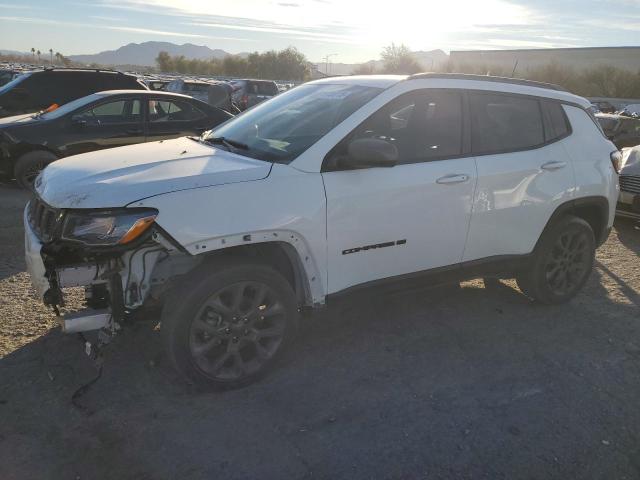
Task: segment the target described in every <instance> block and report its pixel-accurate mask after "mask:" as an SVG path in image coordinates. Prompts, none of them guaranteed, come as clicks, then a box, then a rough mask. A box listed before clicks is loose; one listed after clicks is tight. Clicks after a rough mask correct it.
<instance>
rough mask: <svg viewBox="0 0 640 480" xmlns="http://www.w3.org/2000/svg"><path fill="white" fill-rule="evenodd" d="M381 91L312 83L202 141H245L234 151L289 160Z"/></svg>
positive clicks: (263, 106)
mask: <svg viewBox="0 0 640 480" xmlns="http://www.w3.org/2000/svg"><path fill="white" fill-rule="evenodd" d="M381 91H382V89H381V88H374V87H363V86H360V85H334V84H309V85H302V86H300V87H297V88H294V89H292V90H289V91H288V92H286V93H283V94H281V95H279V96H277V97H274V98H273V99H271V100H269V101H267V102H264V103H261V104H259V105H257V106H256V107H254V108H252V109H250V110H247V111H246V112H245V113H243V114H242V115H239V116H237V117H236V118H234V119H232V120H229V121H228V122H226V123H225V124H223V125H222V126H220V127H219V128H218V129H216V130H213V131H211V132H208V133H207V134H205V137H204V140H211V139H213V138H220V137H223V138H224V139H226V140H229V142H234V143H236V144H244V145H243V147H244V148H242V149H241V150H240V149H239V150H238V151H237V152H236V153H238V154H241V155H246V156H248V157H253V158H257V159H260V160H267V161H270V162H277V163H289V162H291V161H292V160H293V159H295V158H296V157H297V156H298V155H300V154H301V153H302V152H304V151H305V150H307V149H308V148H309V147H310V146H311V145H313V144H314V143H315V142H317V141H318V140H319V139H320V138H322V137H323V136H324V135H326V134H327V132H329V130H331V129H332V128H333V127H335V126H336V125H338V124H339V123H340V122H342V121H343V120H345V119H346V118H347V117H348V116H349V115H351V114H352V113H353V112H355V111H356V110H358V109H359V108H360V107H362V106H363V105H364V104H365V103H367V102H368V101H369V100H371V99H372V98H373V97H375V96H376V95H378V94H379V93H380V92H381Z"/></svg>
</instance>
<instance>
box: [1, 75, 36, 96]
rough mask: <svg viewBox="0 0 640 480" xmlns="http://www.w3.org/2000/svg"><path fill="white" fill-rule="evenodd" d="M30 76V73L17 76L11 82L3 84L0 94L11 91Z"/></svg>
mask: <svg viewBox="0 0 640 480" xmlns="http://www.w3.org/2000/svg"><path fill="white" fill-rule="evenodd" d="M30 75H31V74H30V73H23V74H22V75H18V76H17V77H16V78H14V79H13V80H11V81H10V82H9V83H5V84H4V85H3V86H2V87H0V93H4V92H6V91H7V90H11V89H12V88H13V87H15V86H16V85H18V84H19V83H20V82H23V81H25V80H26V79H27V78H29V76H30Z"/></svg>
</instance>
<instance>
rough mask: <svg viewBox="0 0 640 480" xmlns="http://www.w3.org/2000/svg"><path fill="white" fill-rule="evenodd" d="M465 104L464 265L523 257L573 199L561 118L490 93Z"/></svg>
mask: <svg viewBox="0 0 640 480" xmlns="http://www.w3.org/2000/svg"><path fill="white" fill-rule="evenodd" d="M469 104H470V114H471V146H472V151H473V154H474V155H475V157H476V162H477V166H478V184H477V187H476V191H475V196H474V200H473V215H472V218H471V224H470V227H469V238H468V241H467V247H466V249H465V254H464V260H465V261H469V260H477V259H482V258H488V257H493V256H498V255H520V254H526V253H530V252H531V251H532V250H533V247H534V246H535V244H536V242H537V240H538V238H539V236H540V234H541V233H542V230H543V229H544V227H545V225H546V223H547V221H548V220H549V218H550V217H551V215H552V214H553V212H554V211H555V209H556V208H557V207H558V206H559V205H560V204H562V203H564V202H566V201H567V200H569V199H571V198H572V197H573V195H574V188H575V180H574V175H573V168H572V165H571V163H570V161H569V158H568V156H567V152H566V150H565V148H564V146H563V145H562V139H563V138H565V137H567V136H568V135H570V134H571V130H570V125H569V123H568V121H567V119H566V115H565V113H564V110H563V109H562V106H561V105H560V103H559V102H556V101H550V100H542V99H539V98H537V97H532V96H527V95H516V94H506V93H497V92H489V91H484V92H480V91H472V92H469Z"/></svg>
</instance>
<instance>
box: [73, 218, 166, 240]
mask: <svg viewBox="0 0 640 480" xmlns="http://www.w3.org/2000/svg"><path fill="white" fill-rule="evenodd" d="M157 215H158V211H157V210H151V209H124V210H119V211H115V210H110V211H103V212H100V211H92V212H86V213H84V212H69V213H67V214H66V215H65V220H64V224H63V226H62V238H63V239H65V240H73V241H77V242H82V243H86V244H87V245H97V246H108V245H118V244H120V245H122V244H125V243H129V242H131V241H133V240H135V239H136V238H138V237H139V236H140V235H142V234H143V233H144V232H145V231H146V230H147V229H148V228H149V227H150V226H151V224H152V223H153V222H154V221H155V219H156V216H157Z"/></svg>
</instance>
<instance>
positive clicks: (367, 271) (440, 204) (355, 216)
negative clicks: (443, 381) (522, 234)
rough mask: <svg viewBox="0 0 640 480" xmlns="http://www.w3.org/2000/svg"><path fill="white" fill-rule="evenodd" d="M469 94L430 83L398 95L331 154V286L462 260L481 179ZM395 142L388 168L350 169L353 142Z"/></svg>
mask: <svg viewBox="0 0 640 480" xmlns="http://www.w3.org/2000/svg"><path fill="white" fill-rule="evenodd" d="M463 108H464V107H463V96H462V94H461V93H460V92H457V91H455V90H440V89H426V90H417V91H414V92H409V93H407V94H404V95H401V96H400V97H398V98H396V99H394V100H393V101H391V102H390V103H389V104H387V105H386V106H385V107H383V108H382V109H381V110H379V111H378V112H377V113H375V114H374V115H372V116H371V117H370V118H369V119H368V120H367V121H365V122H364V123H363V124H362V125H361V126H360V127H358V128H357V129H356V130H354V132H352V133H351V134H350V135H349V136H348V137H347V138H346V139H345V140H343V142H341V143H340V144H339V145H338V146H337V147H336V148H334V150H333V151H332V152H330V154H329V155H328V156H327V159H326V160H325V164H324V165H323V174H322V176H323V179H324V184H325V190H326V196H327V241H328V280H329V288H328V290H329V293H334V292H337V291H340V290H343V289H345V288H348V287H351V286H354V285H358V284H363V283H367V282H370V281H374V280H378V279H383V278H387V277H392V276H397V275H404V274H409V273H413V272H420V271H424V270H428V269H433V268H437V267H443V266H449V265H455V264H457V263H459V262H460V261H461V258H462V255H463V252H464V247H465V242H466V237H467V230H468V226H469V220H470V214H471V201H472V197H473V191H474V186H475V182H476V166H475V160H474V158H473V157H470V156H466V150H467V149H468V141H466V140H465V138H466V134H467V133H466V130H467V128H465V122H464V121H463ZM362 137H375V138H379V139H383V140H386V141H388V142H390V143H392V144H394V145H395V146H396V148H397V150H398V154H399V160H398V163H397V164H396V165H395V166H393V167H389V168H358V169H356V168H350V167H349V158H348V155H347V154H346V151H347V148H346V146H347V144H348V143H349V142H350V141H352V140H354V139H356V138H362Z"/></svg>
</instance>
